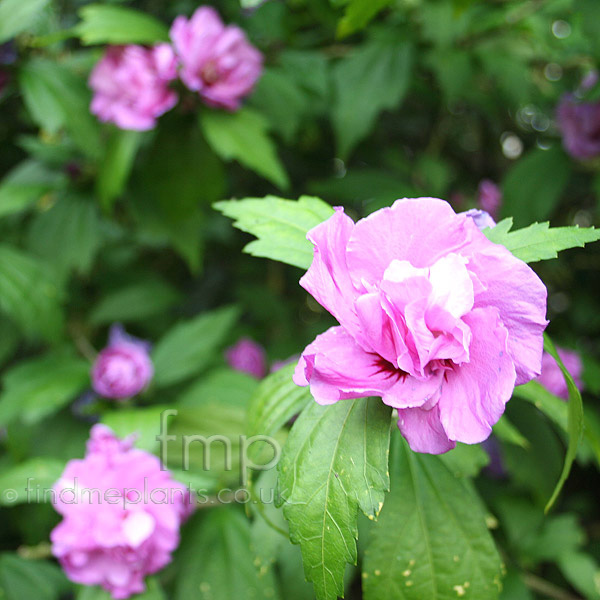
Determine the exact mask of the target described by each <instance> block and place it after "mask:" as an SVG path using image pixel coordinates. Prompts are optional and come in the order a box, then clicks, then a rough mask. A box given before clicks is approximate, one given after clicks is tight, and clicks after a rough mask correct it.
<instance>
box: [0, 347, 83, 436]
mask: <svg viewBox="0 0 600 600" xmlns="http://www.w3.org/2000/svg"><path fill="white" fill-rule="evenodd" d="M89 378H90V365H89V363H88V362H87V361H85V360H83V359H81V358H78V357H77V356H73V355H71V354H68V353H56V354H47V355H45V356H42V357H41V358H34V359H31V360H28V361H22V362H20V363H19V364H18V365H17V366H15V367H13V368H12V369H10V370H8V371H6V373H5V374H4V377H3V378H2V388H3V391H2V394H1V395H0V424H2V425H6V424H7V423H9V422H10V421H12V420H14V419H15V418H17V417H18V418H19V419H20V420H22V421H24V422H25V423H29V424H31V423H37V422H38V421H40V420H41V419H43V418H44V417H46V416H48V415H49V414H52V413H54V412H56V411H58V410H60V409H61V408H62V407H63V406H64V405H65V404H67V403H68V402H69V401H71V400H73V399H74V398H75V396H77V394H79V393H80V392H81V391H82V390H83V389H84V388H85V387H86V386H87V385H89V380H90V379H89Z"/></svg>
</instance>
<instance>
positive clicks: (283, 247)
mask: <svg viewBox="0 0 600 600" xmlns="http://www.w3.org/2000/svg"><path fill="white" fill-rule="evenodd" d="M214 207H215V208H216V209H217V210H218V211H220V212H222V213H223V214H224V215H225V216H226V217H229V218H231V219H234V226H235V227H237V228H238V229H241V230H242V231H246V232H247V233H251V234H252V235H255V236H256V237H257V238H258V240H255V241H253V242H250V243H249V244H248V245H247V246H246V247H245V248H244V251H245V252H248V253H249V254H252V255H253V256H262V257H265V258H271V259H272V260H279V261H281V262H284V263H287V264H288V265H294V266H295V267H300V268H301V269H308V267H310V263H311V262H312V258H313V246H312V244H311V243H310V242H309V241H308V240H307V239H306V234H307V233H308V231H309V230H310V229H312V228H313V227H316V226H317V225H318V224H319V223H322V222H323V221H325V220H326V219H328V218H329V217H330V216H331V215H332V214H333V209H332V208H331V206H329V204H327V203H325V202H323V200H320V199H319V198H313V197H311V196H301V197H300V199H299V200H298V201H295V200H284V199H283V198H277V197H276V196H266V197H265V198H246V199H244V200H228V201H224V202H217V203H216V204H215V205H214Z"/></svg>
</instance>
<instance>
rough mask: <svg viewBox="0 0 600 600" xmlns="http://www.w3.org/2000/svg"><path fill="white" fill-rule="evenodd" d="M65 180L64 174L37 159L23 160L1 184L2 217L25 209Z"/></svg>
mask: <svg viewBox="0 0 600 600" xmlns="http://www.w3.org/2000/svg"><path fill="white" fill-rule="evenodd" d="M65 182H66V177H65V175H64V174H62V173H57V172H55V171H50V170H49V169H47V168H46V167H45V166H44V165H42V164H41V163H39V162H37V161H35V160H26V161H23V162H22V163H20V164H19V165H18V166H16V167H15V168H14V169H13V170H12V171H10V173H9V174H8V175H6V177H5V178H4V179H3V180H2V183H1V184H0V217H4V216H6V215H12V214H15V213H18V212H21V211H22V210H25V209H26V208H28V207H29V206H31V204H33V203H34V202H36V201H38V200H40V198H41V197H42V196H43V195H44V194H47V193H48V192H50V191H52V190H56V189H58V188H60V187H62V186H63V185H64V184H65Z"/></svg>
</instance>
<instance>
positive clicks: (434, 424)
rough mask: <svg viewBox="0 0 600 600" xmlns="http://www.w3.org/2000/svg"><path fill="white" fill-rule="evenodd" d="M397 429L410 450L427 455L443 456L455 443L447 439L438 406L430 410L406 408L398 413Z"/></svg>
mask: <svg viewBox="0 0 600 600" xmlns="http://www.w3.org/2000/svg"><path fill="white" fill-rule="evenodd" d="M398 428H399V429H400V432H401V433H402V435H403V436H404V437H405V438H406V441H407V442H408V445H409V446H410V448H411V450H414V451H415V452H425V453H427V454H443V453H444V452H448V450H452V448H454V447H455V446H456V442H453V441H452V440H450V439H448V436H447V435H446V432H445V431H444V428H443V427H442V423H441V421H440V409H439V406H437V405H436V406H434V407H433V408H432V409H430V410H425V409H423V408H406V409H404V410H399V411H398Z"/></svg>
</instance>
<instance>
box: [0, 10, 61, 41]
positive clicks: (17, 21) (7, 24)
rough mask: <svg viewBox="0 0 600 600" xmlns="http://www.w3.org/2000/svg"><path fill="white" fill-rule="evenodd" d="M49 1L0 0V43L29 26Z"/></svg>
mask: <svg viewBox="0 0 600 600" xmlns="http://www.w3.org/2000/svg"><path fill="white" fill-rule="evenodd" d="M49 2H50V0H1V1H0V44H1V43H2V42H5V41H7V40H10V39H11V38H13V37H15V36H16V35H17V34H19V33H21V32H22V31H25V30H26V29H28V28H29V27H31V25H33V24H34V23H35V22H36V21H37V19H38V18H39V14H40V12H42V11H43V10H44V8H46V6H47V5H48V4H49Z"/></svg>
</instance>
